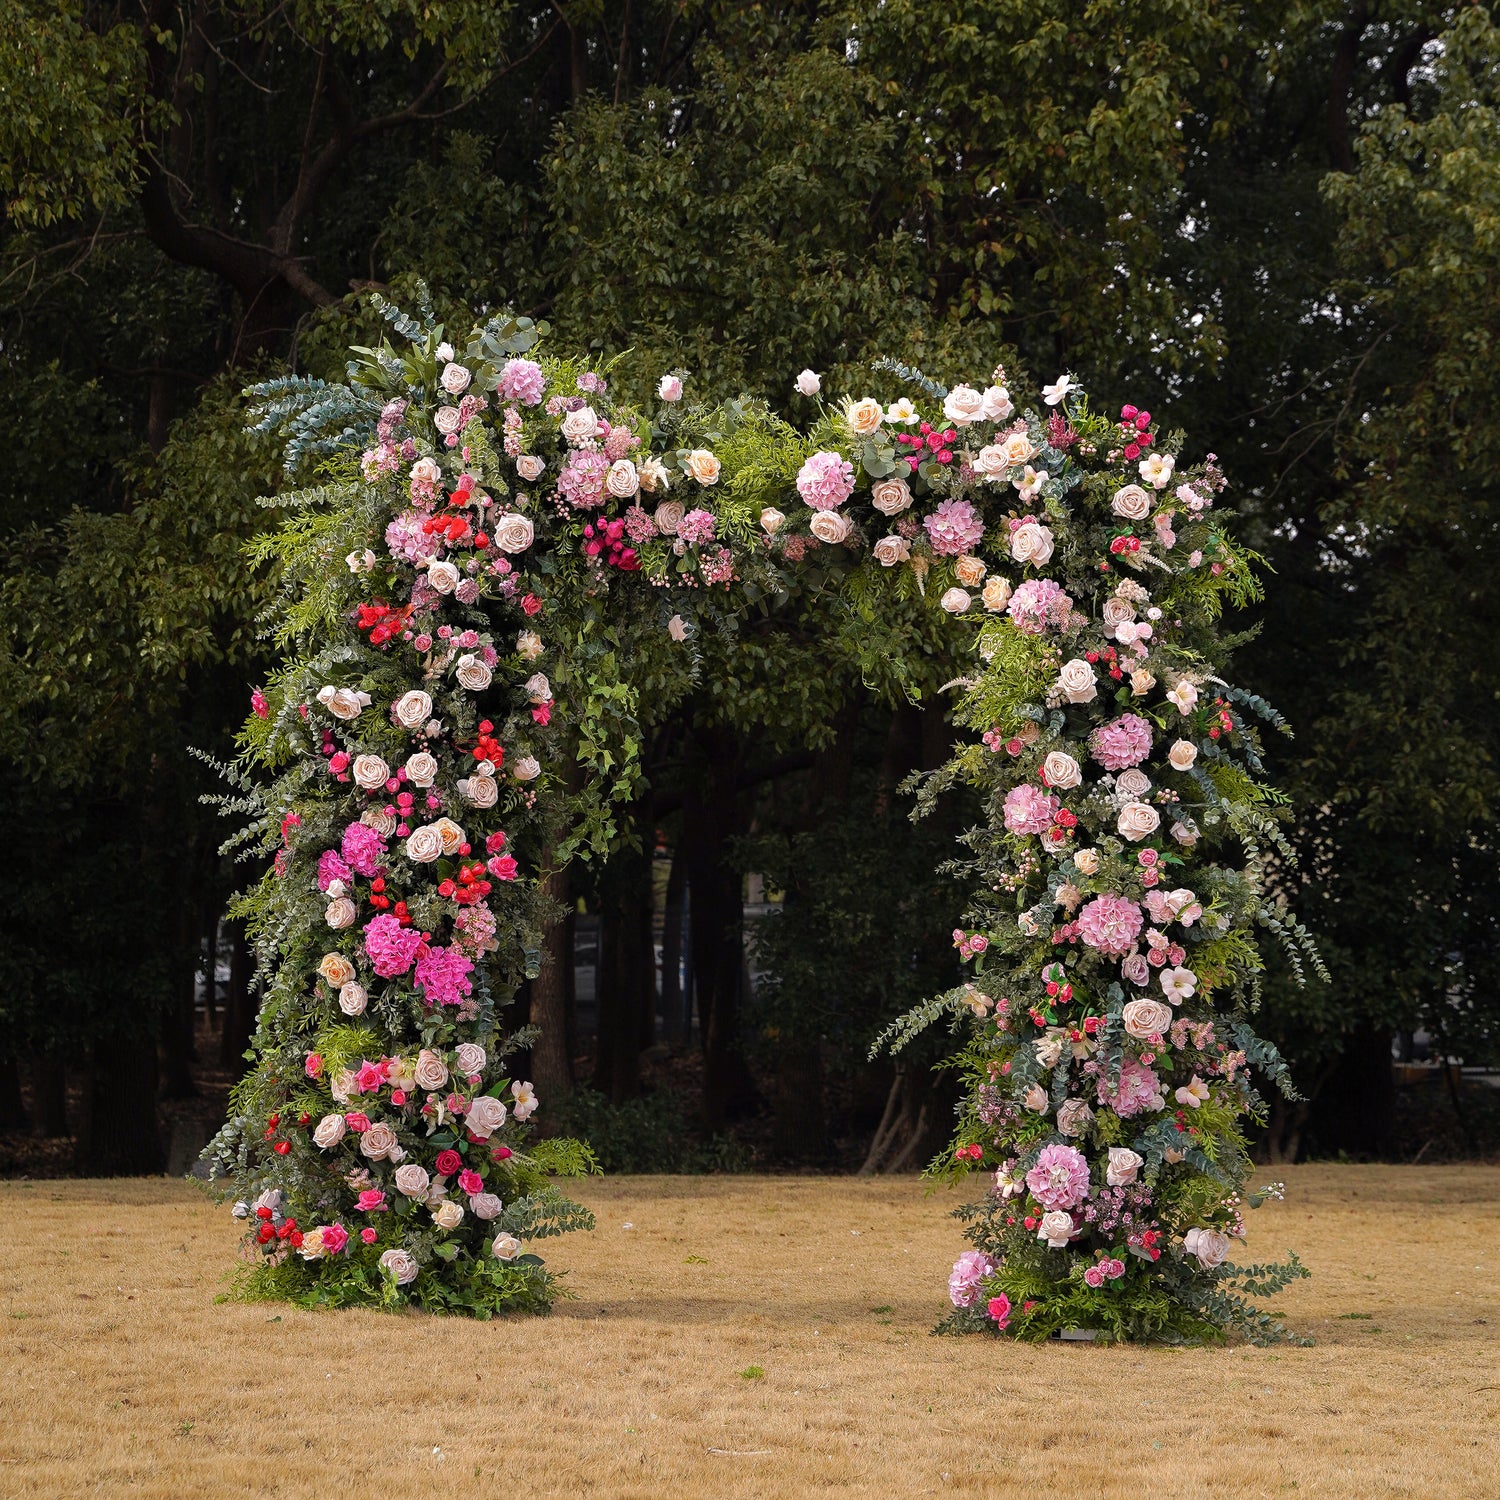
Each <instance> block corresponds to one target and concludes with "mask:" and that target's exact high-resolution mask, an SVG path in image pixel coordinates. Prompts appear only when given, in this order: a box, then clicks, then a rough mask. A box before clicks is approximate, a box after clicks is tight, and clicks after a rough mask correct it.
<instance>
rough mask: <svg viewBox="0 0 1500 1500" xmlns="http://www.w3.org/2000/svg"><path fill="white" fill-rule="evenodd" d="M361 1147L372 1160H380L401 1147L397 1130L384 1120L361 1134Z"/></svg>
mask: <svg viewBox="0 0 1500 1500" xmlns="http://www.w3.org/2000/svg"><path fill="white" fill-rule="evenodd" d="M359 1149H360V1151H361V1152H362V1153H363V1154H364V1155H366V1156H368V1157H369V1158H370V1160H371V1161H379V1160H380V1159H381V1158H382V1157H386V1156H389V1155H390V1154H391V1152H392V1151H397V1150H399V1149H400V1147H399V1146H398V1145H397V1144H396V1132H395V1131H394V1130H392V1129H391V1127H390V1126H389V1125H387V1124H386V1123H385V1122H384V1121H379V1122H377V1123H376V1124H374V1125H372V1126H370V1128H369V1129H368V1130H367V1131H365V1133H364V1134H363V1135H361V1136H360V1138H359Z"/></svg>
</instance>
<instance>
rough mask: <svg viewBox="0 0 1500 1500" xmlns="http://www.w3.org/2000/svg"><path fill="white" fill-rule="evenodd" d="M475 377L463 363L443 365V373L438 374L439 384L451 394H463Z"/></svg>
mask: <svg viewBox="0 0 1500 1500" xmlns="http://www.w3.org/2000/svg"><path fill="white" fill-rule="evenodd" d="M473 378H474V377H473V376H472V375H471V374H470V373H469V372H468V370H467V369H466V368H465V367H464V366H463V365H458V364H449V365H444V366H443V373H442V374H441V375H439V376H438V384H439V385H440V386H442V388H443V389H444V390H445V391H447V393H448V394H449V395H450V396H462V395H463V393H464V392H465V391H466V390H468V388H469V382H470V381H471V380H472V379H473Z"/></svg>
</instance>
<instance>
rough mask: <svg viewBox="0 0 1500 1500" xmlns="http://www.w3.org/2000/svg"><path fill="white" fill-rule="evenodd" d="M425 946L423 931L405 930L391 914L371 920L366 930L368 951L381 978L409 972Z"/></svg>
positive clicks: (371, 961)
mask: <svg viewBox="0 0 1500 1500" xmlns="http://www.w3.org/2000/svg"><path fill="white" fill-rule="evenodd" d="M424 946H425V945H424V943H423V941H422V934H421V933H420V932H418V931H417V930H416V929H415V928H413V927H403V926H402V925H401V923H400V922H399V921H398V920H397V919H396V918H395V917H393V916H391V915H390V913H389V912H382V913H381V914H380V915H379V916H378V917H371V918H370V920H369V923H368V924H367V925H366V927H365V952H366V953H367V954H368V955H369V959H370V963H371V965H372V967H373V968H374V970H375V972H376V973H377V974H378V975H380V977H381V978H382V979H394V978H395V977H396V976H397V975H398V974H405V973H407V972H408V971H409V970H410V968H411V966H412V964H413V963H414V962H415V961H416V959H417V955H418V954H419V953H421V952H422V951H423V948H424Z"/></svg>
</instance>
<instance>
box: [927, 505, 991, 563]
mask: <svg viewBox="0 0 1500 1500" xmlns="http://www.w3.org/2000/svg"><path fill="white" fill-rule="evenodd" d="M922 525H923V526H924V527H926V529H927V535H928V536H929V537H930V538H931V539H932V550H933V551H934V552H935V553H937V555H938V556H939V557H957V556H958V555H959V553H961V552H972V551H973V550H974V548H975V547H977V546H978V545H979V543H980V540H981V539H982V538H983V536H984V522H983V521H981V520H980V519H979V515H978V513H977V512H976V511H975V509H974V507H973V506H972V505H970V504H969V502H968V501H967V500H944V501H943V502H942V503H941V504H940V505H939V506H938V508H937V509H936V510H935V511H933V513H932V514H931V515H930V516H928V517H927V518H926V519H925V520H924V521H923V522H922Z"/></svg>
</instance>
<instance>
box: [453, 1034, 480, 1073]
mask: <svg viewBox="0 0 1500 1500" xmlns="http://www.w3.org/2000/svg"><path fill="white" fill-rule="evenodd" d="M487 1061H488V1054H487V1053H486V1052H485V1050H484V1048H483V1047H481V1046H480V1045H479V1043H478V1042H460V1043H459V1044H458V1046H457V1047H455V1048H454V1049H453V1063H454V1066H455V1067H456V1068H457V1069H458V1071H459V1072H460V1073H462V1074H463V1075H464V1077H465V1078H472V1077H473V1075H474V1074H475V1073H482V1072H484V1065H485V1063H486V1062H487Z"/></svg>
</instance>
